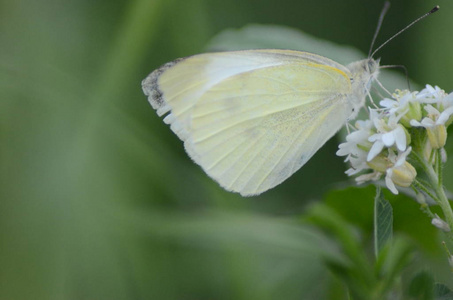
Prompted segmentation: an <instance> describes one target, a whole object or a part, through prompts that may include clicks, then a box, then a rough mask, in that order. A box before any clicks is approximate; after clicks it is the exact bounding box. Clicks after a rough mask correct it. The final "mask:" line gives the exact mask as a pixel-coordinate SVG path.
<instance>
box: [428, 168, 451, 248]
mask: <svg viewBox="0 0 453 300" xmlns="http://www.w3.org/2000/svg"><path fill="white" fill-rule="evenodd" d="M425 171H426V174H427V175H428V178H429V181H430V182H431V184H432V187H433V189H434V192H435V193H436V195H437V199H435V200H436V201H437V204H439V206H440V208H441V209H442V211H443V213H444V216H445V219H446V220H445V221H446V222H447V224H448V226H450V228H451V229H453V210H452V209H451V206H450V202H449V200H448V198H447V196H446V195H445V191H444V188H443V185H442V182H439V176H438V175H437V174H436V172H435V171H434V169H433V167H432V165H430V164H425ZM448 236H449V237H450V239H451V240H452V241H453V233H452V232H451V231H450V232H449V233H448Z"/></svg>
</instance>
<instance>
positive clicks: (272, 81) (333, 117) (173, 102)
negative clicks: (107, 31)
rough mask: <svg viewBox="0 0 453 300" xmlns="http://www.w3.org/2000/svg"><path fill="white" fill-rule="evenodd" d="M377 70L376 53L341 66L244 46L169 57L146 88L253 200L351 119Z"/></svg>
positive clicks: (203, 156) (190, 148)
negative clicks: (177, 57) (179, 57)
mask: <svg viewBox="0 0 453 300" xmlns="http://www.w3.org/2000/svg"><path fill="white" fill-rule="evenodd" d="M387 9H388V4H387V8H384V10H383V12H382V13H381V17H380V21H379V24H378V30H379V27H380V24H381V22H382V19H383V16H384V14H385V11H386V10H387ZM430 13H431V12H430ZM428 14H429V13H428ZM428 14H426V15H428ZM426 15H425V16H426ZM425 16H422V17H421V18H423V17H425ZM421 18H419V19H421ZM419 19H418V20H419ZM418 20H416V21H418ZM416 21H414V22H413V23H415V22H416ZM411 25H412V24H411ZM407 27H409V26H407ZM405 29H406V28H405ZM405 29H403V31H404V30H405ZM401 32H402V31H400V32H398V33H397V34H396V35H398V34H400V33H401ZM376 33H377V31H376ZM396 35H394V36H393V37H392V38H390V39H389V40H387V42H388V41H390V40H391V39H393V38H394V37H395V36H396ZM375 37H376V34H375ZM373 41H374V39H373ZM387 42H385V43H384V44H386V43H387ZM384 44H383V45H384ZM383 45H381V47H382V46H383ZM381 47H378V49H380V48H381ZM378 49H376V50H375V52H376V51H377V50H378ZM370 52H371V51H370ZM375 52H373V54H374V53H375ZM378 74H379V60H375V59H373V58H372V54H370V56H369V57H368V58H367V59H364V60H360V61H357V62H353V63H351V64H349V65H347V66H343V65H341V64H339V63H337V62H335V61H332V60H330V59H328V58H326V57H323V56H319V55H316V54H312V53H308V52H302V51H292V50H276V49H264V50H245V51H231V52H218V53H205V54H199V55H194V56H190V57H187V58H182V59H177V60H175V61H172V62H169V63H166V64H164V65H163V66H161V67H160V68H158V69H157V70H155V71H154V72H152V73H151V74H150V75H149V76H148V77H146V79H144V80H143V82H142V88H143V91H144V93H145V94H146V95H147V96H148V100H149V102H150V104H151V105H152V107H153V108H154V109H155V110H156V111H157V114H158V115H159V116H164V115H166V116H165V118H164V122H165V123H166V124H169V125H170V128H171V130H172V131H173V132H174V133H175V134H176V135H177V136H178V137H179V138H180V139H181V140H182V141H183V142H184V147H185V149H186V151H187V153H188V154H189V156H190V157H191V158H192V160H193V161H195V162H196V163H197V164H198V165H200V166H201V167H202V168H203V170H204V171H205V172H206V173H207V174H208V175H209V176H210V177H212V178H213V179H214V180H215V181H217V182H218V183H219V184H220V185H221V186H222V187H223V188H225V189H226V190H228V191H233V192H238V193H240V194H241V195H243V196H252V195H258V194H261V193H262V192H264V191H266V190H268V189H270V188H273V187H275V186H276V185H278V184H280V183H281V182H283V181H284V180H285V179H287V178H288V177H289V176H291V175H292V174H293V173H294V172H296V171H297V170H298V169H299V168H301V167H302V166H303V165H304V164H305V163H306V162H307V161H308V160H309V159H310V158H311V157H312V156H313V155H314V154H315V153H316V151H318V150H319V148H321V146H323V145H324V143H325V142H326V141H327V140H329V139H330V138H331V137H332V136H333V135H334V134H335V133H336V132H337V131H338V130H339V129H340V128H341V127H342V126H343V125H344V124H345V123H346V122H347V121H348V120H350V119H354V118H355V117H356V115H357V113H358V111H359V109H360V108H361V107H362V106H363V105H364V102H365V98H366V96H367V94H369V90H370V87H371V84H372V82H373V81H374V80H376V79H377V76H378Z"/></svg>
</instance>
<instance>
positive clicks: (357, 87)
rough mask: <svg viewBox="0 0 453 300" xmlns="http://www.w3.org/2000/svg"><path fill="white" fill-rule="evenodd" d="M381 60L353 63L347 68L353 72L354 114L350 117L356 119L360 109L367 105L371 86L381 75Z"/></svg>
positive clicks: (351, 100)
mask: <svg viewBox="0 0 453 300" xmlns="http://www.w3.org/2000/svg"><path fill="white" fill-rule="evenodd" d="M379 61H380V59H373V58H367V59H363V60H359V61H356V62H353V63H351V64H349V65H348V66H347V68H348V69H349V71H350V72H351V89H352V93H351V98H350V103H351V105H352V113H351V116H350V117H349V118H350V119H354V118H355V117H356V116H357V114H358V111H359V109H360V108H361V107H362V106H363V105H364V104H365V98H366V96H367V95H368V94H369V92H370V88H371V84H372V83H373V81H374V80H376V79H377V77H378V75H379Z"/></svg>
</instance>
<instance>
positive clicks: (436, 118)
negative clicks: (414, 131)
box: [410, 104, 453, 128]
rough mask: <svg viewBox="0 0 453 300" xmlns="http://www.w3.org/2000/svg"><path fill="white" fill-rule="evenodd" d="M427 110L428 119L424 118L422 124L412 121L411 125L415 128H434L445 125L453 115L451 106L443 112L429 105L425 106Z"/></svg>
mask: <svg viewBox="0 0 453 300" xmlns="http://www.w3.org/2000/svg"><path fill="white" fill-rule="evenodd" d="M425 110H426V112H427V113H428V116H427V117H424V118H423V120H422V121H421V122H418V121H416V120H411V122H410V123H411V125H412V126H414V127H424V128H432V127H435V126H438V125H445V122H447V121H448V119H449V118H450V116H451V115H452V114H453V106H450V107H449V108H447V109H446V110H444V111H443V112H440V111H439V110H437V109H436V108H434V107H433V106H432V105H430V104H428V105H426V106H425Z"/></svg>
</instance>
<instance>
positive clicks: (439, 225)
mask: <svg viewBox="0 0 453 300" xmlns="http://www.w3.org/2000/svg"><path fill="white" fill-rule="evenodd" d="M431 224H433V225H434V226H436V227H437V228H439V229H440V230H442V231H444V232H449V231H450V225H448V223H447V222H445V221H444V220H442V219H441V218H440V217H439V216H438V215H437V214H436V215H435V217H434V218H433V219H432V220H431Z"/></svg>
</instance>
